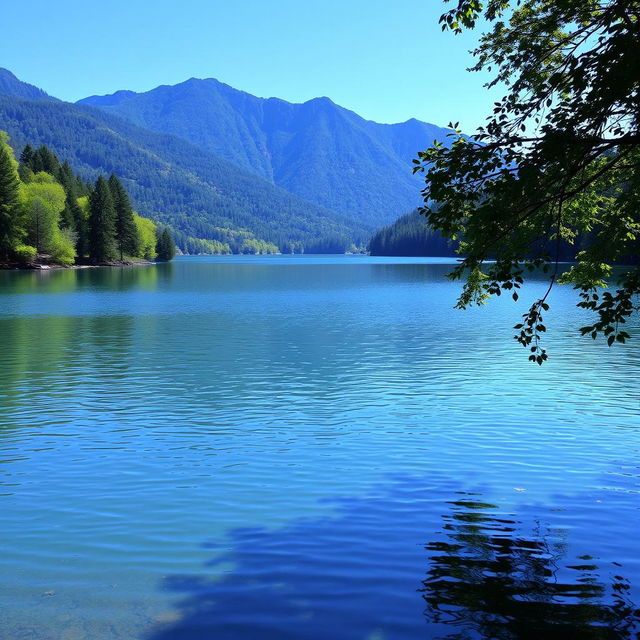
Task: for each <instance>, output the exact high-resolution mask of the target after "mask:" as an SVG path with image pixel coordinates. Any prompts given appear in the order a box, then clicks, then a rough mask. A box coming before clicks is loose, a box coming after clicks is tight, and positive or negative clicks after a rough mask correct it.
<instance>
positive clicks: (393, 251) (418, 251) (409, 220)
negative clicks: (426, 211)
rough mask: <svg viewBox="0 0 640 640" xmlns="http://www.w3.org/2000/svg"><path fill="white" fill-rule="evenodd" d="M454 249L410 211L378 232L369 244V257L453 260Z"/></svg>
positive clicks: (418, 215) (419, 216)
mask: <svg viewBox="0 0 640 640" xmlns="http://www.w3.org/2000/svg"><path fill="white" fill-rule="evenodd" d="M456 246H457V245H455V244H454V243H452V242H451V241H450V240H447V239H446V238H443V237H442V236H441V235H440V233H438V232H437V231H433V230H432V229H431V228H430V227H429V225H428V224H427V221H426V220H425V218H424V216H421V215H420V214H419V213H418V212H417V211H412V212H411V213H407V214H406V215H404V216H402V217H401V218H399V219H398V220H396V221H395V222H394V223H393V224H391V225H389V226H387V227H383V228H382V229H380V230H379V231H378V232H377V233H376V234H375V235H374V236H373V237H372V238H371V240H370V241H369V252H370V253H371V255H372V256H445V257H446V256H455V255H457V254H456V251H455V250H456Z"/></svg>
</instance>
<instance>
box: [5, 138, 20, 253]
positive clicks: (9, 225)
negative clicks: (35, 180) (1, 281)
mask: <svg viewBox="0 0 640 640" xmlns="http://www.w3.org/2000/svg"><path fill="white" fill-rule="evenodd" d="M19 206H20V181H19V180H18V172H17V163H16V161H15V159H14V157H13V151H12V149H11V147H10V146H9V144H8V142H7V135H6V134H5V133H4V131H2V132H0V260H5V261H6V260H8V259H9V255H10V254H11V252H12V250H13V249H14V248H15V247H16V246H17V245H18V244H19V243H20V240H21V239H22V236H23V231H22V229H21V226H20V220H19Z"/></svg>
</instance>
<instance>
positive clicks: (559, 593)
mask: <svg viewBox="0 0 640 640" xmlns="http://www.w3.org/2000/svg"><path fill="white" fill-rule="evenodd" d="M450 506H451V511H450V513H447V514H445V515H444V516H443V519H444V522H445V524H444V532H445V539H444V540H441V541H438V542H432V543H429V544H428V545H427V546H426V550H427V551H428V552H429V569H428V571H427V578H426V579H425V580H424V583H423V585H424V586H423V589H422V594H423V598H424V600H425V602H426V604H427V609H426V612H425V615H426V616H427V618H429V619H431V620H432V621H434V622H440V623H444V624H447V625H451V626H454V627H456V628H457V629H458V631H457V632H454V633H451V634H449V635H446V636H439V637H446V638H448V639H450V640H454V639H455V640H466V639H467V638H497V639H500V640H502V639H505V640H511V639H514V640H515V639H517V638H545V639H546V638H558V640H560V639H561V638H562V639H564V638H584V639H588V638H635V637H637V635H636V633H634V632H637V631H638V622H639V619H638V615H639V614H640V612H639V611H638V610H637V607H636V606H635V605H634V604H633V602H632V601H631V600H630V598H629V591H630V584H629V581H628V580H627V579H626V578H624V577H623V576H621V575H614V576H613V577H612V579H611V581H610V584H608V583H607V582H605V581H603V580H602V579H601V578H600V577H599V567H598V564H597V562H596V560H595V559H594V558H593V557H591V556H589V555H582V556H580V557H579V558H577V559H576V561H575V562H572V563H566V562H564V561H563V558H564V556H565V553H566V547H565V543H564V542H563V541H562V540H561V539H558V537H557V535H553V534H552V533H550V532H547V533H544V532H543V531H541V527H540V525H538V526H537V528H536V529H535V530H534V531H533V532H531V533H530V534H529V535H524V531H523V524H522V523H521V522H518V521H517V520H515V519H512V518H509V517H500V516H496V515H494V512H495V510H496V509H497V507H496V506H495V505H492V504H488V503H484V502H481V501H480V499H479V498H477V497H474V496H467V497H464V498H463V499H459V500H456V501H454V502H451V503H450Z"/></svg>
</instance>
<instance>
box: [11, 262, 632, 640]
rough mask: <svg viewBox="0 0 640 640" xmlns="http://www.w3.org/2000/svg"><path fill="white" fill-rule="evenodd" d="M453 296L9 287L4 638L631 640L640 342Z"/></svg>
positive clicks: (399, 267) (406, 271)
mask: <svg viewBox="0 0 640 640" xmlns="http://www.w3.org/2000/svg"><path fill="white" fill-rule="evenodd" d="M450 269H451V264H449V263H447V261H446V260H428V259H402V258H392V259H389V258H366V257H362V256H340V257H328V256H317V257H314V256H305V257H300V256H267V257H246V258H243V257H234V256H229V257H219V258H214V257H197V258H181V259H178V260H177V261H176V262H175V263H173V264H165V265H157V266H151V267H140V268H123V269H117V268H116V269H86V270H64V271H55V272H49V273H46V272H43V273H29V272H11V273H8V272H0V345H1V348H2V362H3V365H2V367H1V370H0V463H1V464H0V513H1V514H2V526H0V544H1V546H2V555H1V556H0V571H1V573H0V575H2V580H0V638H2V640H5V639H6V640H19V639H22V638H25V639H26V638H29V639H30V640H31V639H34V640H43V639H54V638H55V639H57V638H65V639H81V638H87V639H89V638H91V639H95V638H105V639H106V638H109V639H111V638H113V639H116V640H120V639H122V640H124V639H131V638H139V639H145V640H175V639H178V638H186V639H189V640H196V639H200V638H215V639H216V640H218V639H225V638H229V639H238V640H245V639H246V640H250V639H251V640H253V639H262V638H264V639H273V640H276V639H277V640H287V639H289V638H290V639H291V640H294V639H307V638H308V639H313V640H315V639H318V640H320V639H326V638H336V639H338V640H340V639H343V638H344V639H347V640H351V639H354V640H355V639H363V640H365V639H366V640H394V639H399V640H400V639H401V640H405V639H413V638H481V637H496V638H527V637H531V638H539V637H545V638H547V637H548V638H552V637H558V638H571V637H576V638H590V637H593V638H631V637H636V635H634V634H637V633H638V629H639V628H640V627H638V624H637V607H638V603H639V602H640V558H639V551H640V543H638V542H637V538H638V531H639V530H640V526H639V525H640V512H639V510H638V509H639V506H640V503H639V498H640V481H639V478H640V470H639V458H638V450H639V449H640V404H639V397H640V382H639V381H638V377H637V371H638V365H639V364H640V339H637V340H635V341H632V342H631V343H629V344H628V345H627V346H625V347H619V346H616V347H614V348H612V349H608V348H607V347H606V346H605V345H603V344H601V343H599V342H593V341H591V340H590V339H581V338H580V337H578V336H577V328H578V327H579V326H582V324H586V319H587V317H585V316H584V314H583V313H582V312H580V311H579V310H577V309H576V308H575V306H574V305H575V298H574V292H573V291H572V290H571V289H568V288H566V287H565V288H563V287H558V288H557V289H555V290H554V292H553V294H552V298H551V301H550V302H551V310H550V312H549V314H548V315H547V318H546V320H547V322H546V323H545V324H546V325H547V327H548V329H549V332H550V335H549V337H548V339H547V340H546V342H547V345H546V346H547V349H548V351H549V354H550V359H549V361H548V363H546V364H545V365H544V366H543V367H541V368H540V367H537V366H533V365H531V364H530V363H529V362H528V361H527V358H526V356H527V354H526V352H525V350H524V349H522V348H521V347H520V346H519V345H517V343H516V342H515V341H513V340H512V339H511V336H512V334H513V330H512V329H511V327H512V325H513V324H515V323H516V322H517V321H518V319H519V317H520V314H521V313H523V312H524V311H525V308H526V305H527V302H530V301H532V300H534V299H535V297H536V295H539V294H540V293H541V292H543V291H544V288H545V285H544V283H542V282H535V281H534V282H532V283H530V284H528V285H527V287H526V288H525V290H524V291H523V294H522V296H521V300H520V301H519V303H513V302H511V301H510V300H497V301H495V302H492V303H491V304H490V305H489V306H487V307H485V308H482V309H473V310H468V311H465V312H462V311H456V310H454V309H453V308H452V307H453V304H454V303H455V298H456V294H457V291H458V287H459V285H457V284H455V283H451V282H449V281H448V280H446V278H445V277H444V275H445V274H446V273H447V272H448V271H449V270H450ZM635 329H636V333H637V332H638V327H637V323H636V325H635Z"/></svg>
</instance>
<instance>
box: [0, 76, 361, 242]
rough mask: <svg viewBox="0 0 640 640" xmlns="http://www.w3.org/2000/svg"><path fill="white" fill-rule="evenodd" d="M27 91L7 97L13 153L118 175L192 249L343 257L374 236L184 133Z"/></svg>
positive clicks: (140, 206)
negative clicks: (34, 149)
mask: <svg viewBox="0 0 640 640" xmlns="http://www.w3.org/2000/svg"><path fill="white" fill-rule="evenodd" d="M16 80H17V79H16ZM17 82H18V83H19V81H17ZM21 84H23V83H21ZM21 84H18V85H17V86H16V85H15V83H13V86H10V87H9V88H8V89H7V88H5V89H4V90H5V91H9V92H13V94H12V95H9V96H6V95H4V96H2V95H0V129H3V130H6V131H7V132H8V133H9V136H10V139H11V144H12V146H13V147H14V148H15V149H16V150H18V152H19V151H20V149H21V148H22V147H23V146H24V144H26V143H27V142H28V143H29V144H31V145H32V146H36V145H40V144H46V145H47V146H49V147H50V148H51V149H53V150H54V151H55V152H56V153H57V154H58V155H59V157H61V158H65V159H68V160H69V161H70V162H71V164H72V166H73V167H74V169H75V170H76V171H78V172H80V173H81V174H82V175H83V176H85V177H86V178H87V179H94V178H95V177H96V176H97V175H98V174H99V173H106V174H109V173H111V172H115V173H117V174H118V175H119V176H120V177H121V179H122V181H123V183H124V184H125V186H126V187H127V189H128V190H129V191H130V193H131V195H132V197H133V200H134V204H135V206H136V208H137V210H138V211H139V212H140V213H141V214H142V215H145V216H147V217H150V218H152V219H154V220H156V221H158V222H162V223H166V224H169V225H171V226H172V227H173V229H174V230H176V232H177V233H176V240H177V243H178V245H179V246H180V247H181V248H182V249H183V250H185V249H186V250H191V251H206V250H208V248H207V245H206V243H204V244H203V243H198V242H195V241H194V240H193V239H198V238H199V239H205V240H217V241H219V242H227V243H229V244H234V245H236V246H237V245H242V244H243V243H244V241H243V237H245V238H249V239H251V238H253V237H256V238H258V239H260V240H264V241H267V242H272V243H274V244H276V245H277V246H278V247H279V248H280V249H281V250H283V251H289V250H291V249H292V248H293V249H295V250H303V249H304V250H305V251H307V252H309V251H327V252H334V251H344V249H345V248H346V247H347V246H348V245H349V244H350V243H351V242H353V241H355V242H362V241H364V240H365V239H366V237H367V236H368V235H369V233H370V232H371V227H370V226H367V225H363V224H359V223H356V222H354V221H353V220H351V221H350V220H348V219H347V218H346V217H345V216H342V215H340V214H336V213H335V212H332V211H329V210H327V209H324V208H322V207H320V206H318V205H316V204H313V203H310V202H306V201H304V200H302V199H300V198H298V197H296V196H293V195H291V194H289V193H287V192H286V191H285V190H283V189H280V188H278V187H276V186H274V185H273V184H271V183H270V182H269V181H267V180H265V179H262V178H259V177H257V176H255V175H254V174H251V173H249V172H247V171H244V170H242V169H240V168H238V167H237V166H235V165H234V164H232V163H230V162H228V161H226V160H224V159H222V158H219V157H217V156H215V155H214V154H212V153H210V152H207V151H205V150H203V149H201V148H198V147H196V146H194V145H192V144H190V143H188V142H187V141H185V140H182V139H180V138H177V137H176V136H172V135H167V134H161V133H157V132H152V131H148V130H145V129H143V128H141V127H139V126H136V125H134V124H132V123H130V122H128V121H126V120H124V119H122V118H120V117H117V116H115V115H111V114H106V113H104V112H103V111H100V110H98V109H95V108H91V107H88V106H81V105H73V104H69V103H65V102H60V101H54V100H50V99H42V96H46V94H42V96H41V97H40V99H37V100H28V99H24V98H20V97H17V96H16V95H15V93H19V92H20V91H22V90H23V89H24V87H22V86H21ZM3 86H4V85H3ZM27 87H30V85H27ZM25 90H26V89H25ZM239 232H242V233H239Z"/></svg>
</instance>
